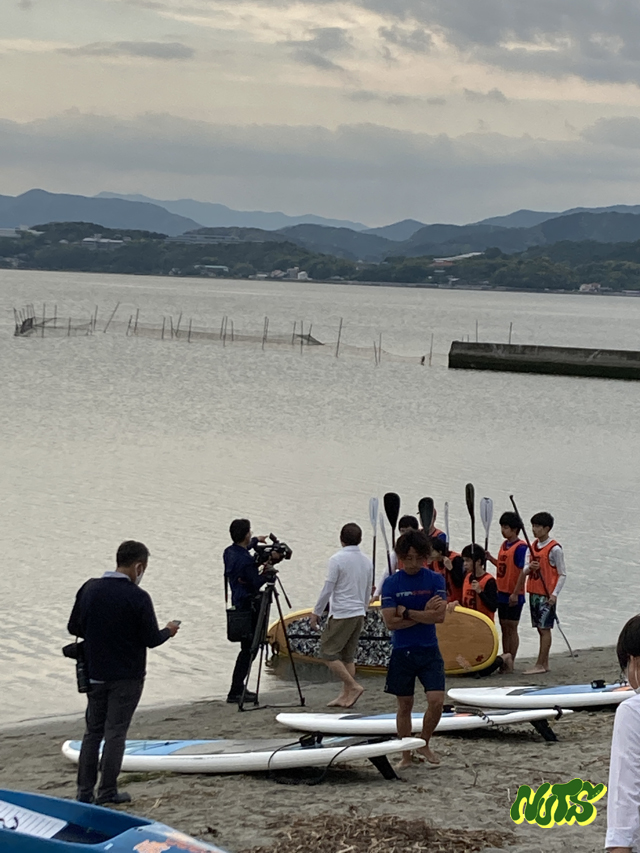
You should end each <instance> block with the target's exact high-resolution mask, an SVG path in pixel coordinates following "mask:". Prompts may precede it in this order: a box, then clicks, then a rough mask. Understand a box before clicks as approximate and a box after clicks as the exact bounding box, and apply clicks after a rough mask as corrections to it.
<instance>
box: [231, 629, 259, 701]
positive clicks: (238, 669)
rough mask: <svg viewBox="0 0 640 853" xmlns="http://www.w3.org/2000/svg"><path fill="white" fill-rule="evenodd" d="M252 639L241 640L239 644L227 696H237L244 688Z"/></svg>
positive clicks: (249, 663) (249, 662) (249, 664)
mask: <svg viewBox="0 0 640 853" xmlns="http://www.w3.org/2000/svg"><path fill="white" fill-rule="evenodd" d="M252 642H253V638H250V639H248V640H242V641H241V642H240V651H239V652H238V657H237V658H236V665H235V667H234V668H233V676H232V678H231V687H230V688H229V696H239V695H240V694H241V693H242V688H243V687H244V680H245V678H246V677H247V673H248V672H249V667H250V666H251V643H252Z"/></svg>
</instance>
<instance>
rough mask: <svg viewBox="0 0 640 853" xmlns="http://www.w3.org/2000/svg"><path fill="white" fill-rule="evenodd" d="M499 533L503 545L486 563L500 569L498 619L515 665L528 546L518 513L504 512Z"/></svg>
mask: <svg viewBox="0 0 640 853" xmlns="http://www.w3.org/2000/svg"><path fill="white" fill-rule="evenodd" d="M500 529H501V531H502V535H503V536H504V542H503V543H502V545H501V546H500V550H499V552H498V557H497V558H496V557H494V556H493V555H492V554H490V553H489V552H488V551H487V560H488V561H489V562H490V563H493V565H494V566H496V567H497V572H496V584H497V586H498V618H499V619H500V628H501V629H502V648H503V649H504V651H505V652H508V653H509V654H510V655H511V656H512V657H513V660H514V661H515V659H516V655H517V654H518V646H519V645H520V637H519V636H518V622H519V621H520V616H521V615H522V608H523V607H524V584H525V580H526V578H525V575H524V571H523V570H524V564H525V559H526V556H527V543H526V542H524V541H523V540H522V539H520V531H521V529H522V524H521V522H520V518H519V516H518V515H517V514H516V513H515V512H504V513H503V514H502V515H501V516H500Z"/></svg>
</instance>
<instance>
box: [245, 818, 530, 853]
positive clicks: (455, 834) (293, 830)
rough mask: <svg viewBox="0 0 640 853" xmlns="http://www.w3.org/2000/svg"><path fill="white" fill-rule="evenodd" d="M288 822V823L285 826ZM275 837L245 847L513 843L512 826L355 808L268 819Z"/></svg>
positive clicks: (454, 849)
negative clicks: (435, 821) (440, 822)
mask: <svg viewBox="0 0 640 853" xmlns="http://www.w3.org/2000/svg"><path fill="white" fill-rule="evenodd" d="M283 823H286V829H283V828H282V827H283ZM269 829H275V830H276V831H275V832H274V836H275V840H274V842H273V843H272V844H269V845H267V846H263V847H254V848H252V849H251V850H249V851H243V853H308V851H309V850H314V851H315V852H316V853H369V851H373V853H409V851H415V853H420V851H425V853H476V851H481V850H484V849H486V848H487V847H494V848H495V847H504V846H505V844H513V843H514V842H515V837H514V836H513V834H512V833H510V832H497V831H495V830H486V829H478V830H468V829H437V828H435V827H433V826H430V825H429V824H428V823H427V822H426V821H424V820H406V819H404V818H400V817H396V816H394V815H378V816H376V817H370V816H367V815H366V814H363V813H359V812H357V811H356V810H355V809H352V810H350V813H349V814H346V815H345V814H335V813H324V814H320V815H317V816H315V817H293V816H292V818H291V820H288V821H285V819H284V818H283V817H280V818H278V820H277V821H274V822H272V823H270V824H269Z"/></svg>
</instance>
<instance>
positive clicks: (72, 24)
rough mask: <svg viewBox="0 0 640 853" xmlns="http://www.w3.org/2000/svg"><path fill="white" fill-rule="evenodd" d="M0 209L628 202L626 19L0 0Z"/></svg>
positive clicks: (474, 211)
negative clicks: (129, 199)
mask: <svg viewBox="0 0 640 853" xmlns="http://www.w3.org/2000/svg"><path fill="white" fill-rule="evenodd" d="M1 7H2V8H1V10H0V104H1V105H2V106H1V107H0V193H2V194H8V195H15V194H18V193H21V192H24V191H25V190H27V189H30V188H32V187H42V188H43V189H47V190H50V191H53V192H76V193H82V194H86V195H91V194H94V193H97V192H100V191H101V190H110V191H113V192H122V193H136V192H140V193H144V194H146V195H150V196H154V197H156V198H181V197H192V198H197V199H200V200H203V201H215V202H220V203H223V204H227V205H229V206H230V207H235V208H241V209H263V210H282V211H284V212H286V213H290V214H302V213H308V212H313V213H317V214H321V215H324V216H332V217H340V218H350V219H357V220H360V221H362V222H365V223H367V224H370V225H381V224H386V223H388V222H392V221H396V220H398V219H404V218H407V217H412V218H416V219H419V220H421V221H423V222H443V221H447V222H460V223H462V222H470V221H475V220H478V219H480V218H482V217H485V216H491V215H498V214H503V213H508V212H510V211H512V210H515V209H518V208H523V207H527V208H534V209H540V210H562V209H566V208H569V207H574V206H577V205H590V206H595V205H606V204H620V203H625V204H638V203H640V51H639V50H638V47H637V46H638V44H639V43H640V4H638V3H637V2H635V0H353V2H342V0H296V2H290V0H246V2H245V0H227V2H220V0H3V2H2V4H1Z"/></svg>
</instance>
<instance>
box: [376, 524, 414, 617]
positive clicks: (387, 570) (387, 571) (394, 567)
mask: <svg viewBox="0 0 640 853" xmlns="http://www.w3.org/2000/svg"><path fill="white" fill-rule="evenodd" d="M419 529H420V525H419V524H418V519H417V518H416V517H415V515H403V516H402V518H401V519H400V521H399V522H398V538H400V536H402V535H403V533H407V531H409V530H419ZM389 562H390V564H391V565H390V566H389V565H387V563H386V561H385V562H384V563H383V569H382V572H381V574H380V578H379V580H378V584H377V586H376V588H375V592H374V593H373V599H372V600H373V601H375V600H376V599H378V598H380V596H381V595H382V584H383V583H384V582H385V581H386V579H387V578H388V577H389V575H393V574H394V573H395V572H397V571H398V569H399V568H400V566H399V564H398V556H397V554H396V552H395V551H394V550H393V549H392V550H391V553H390V554H389Z"/></svg>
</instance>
